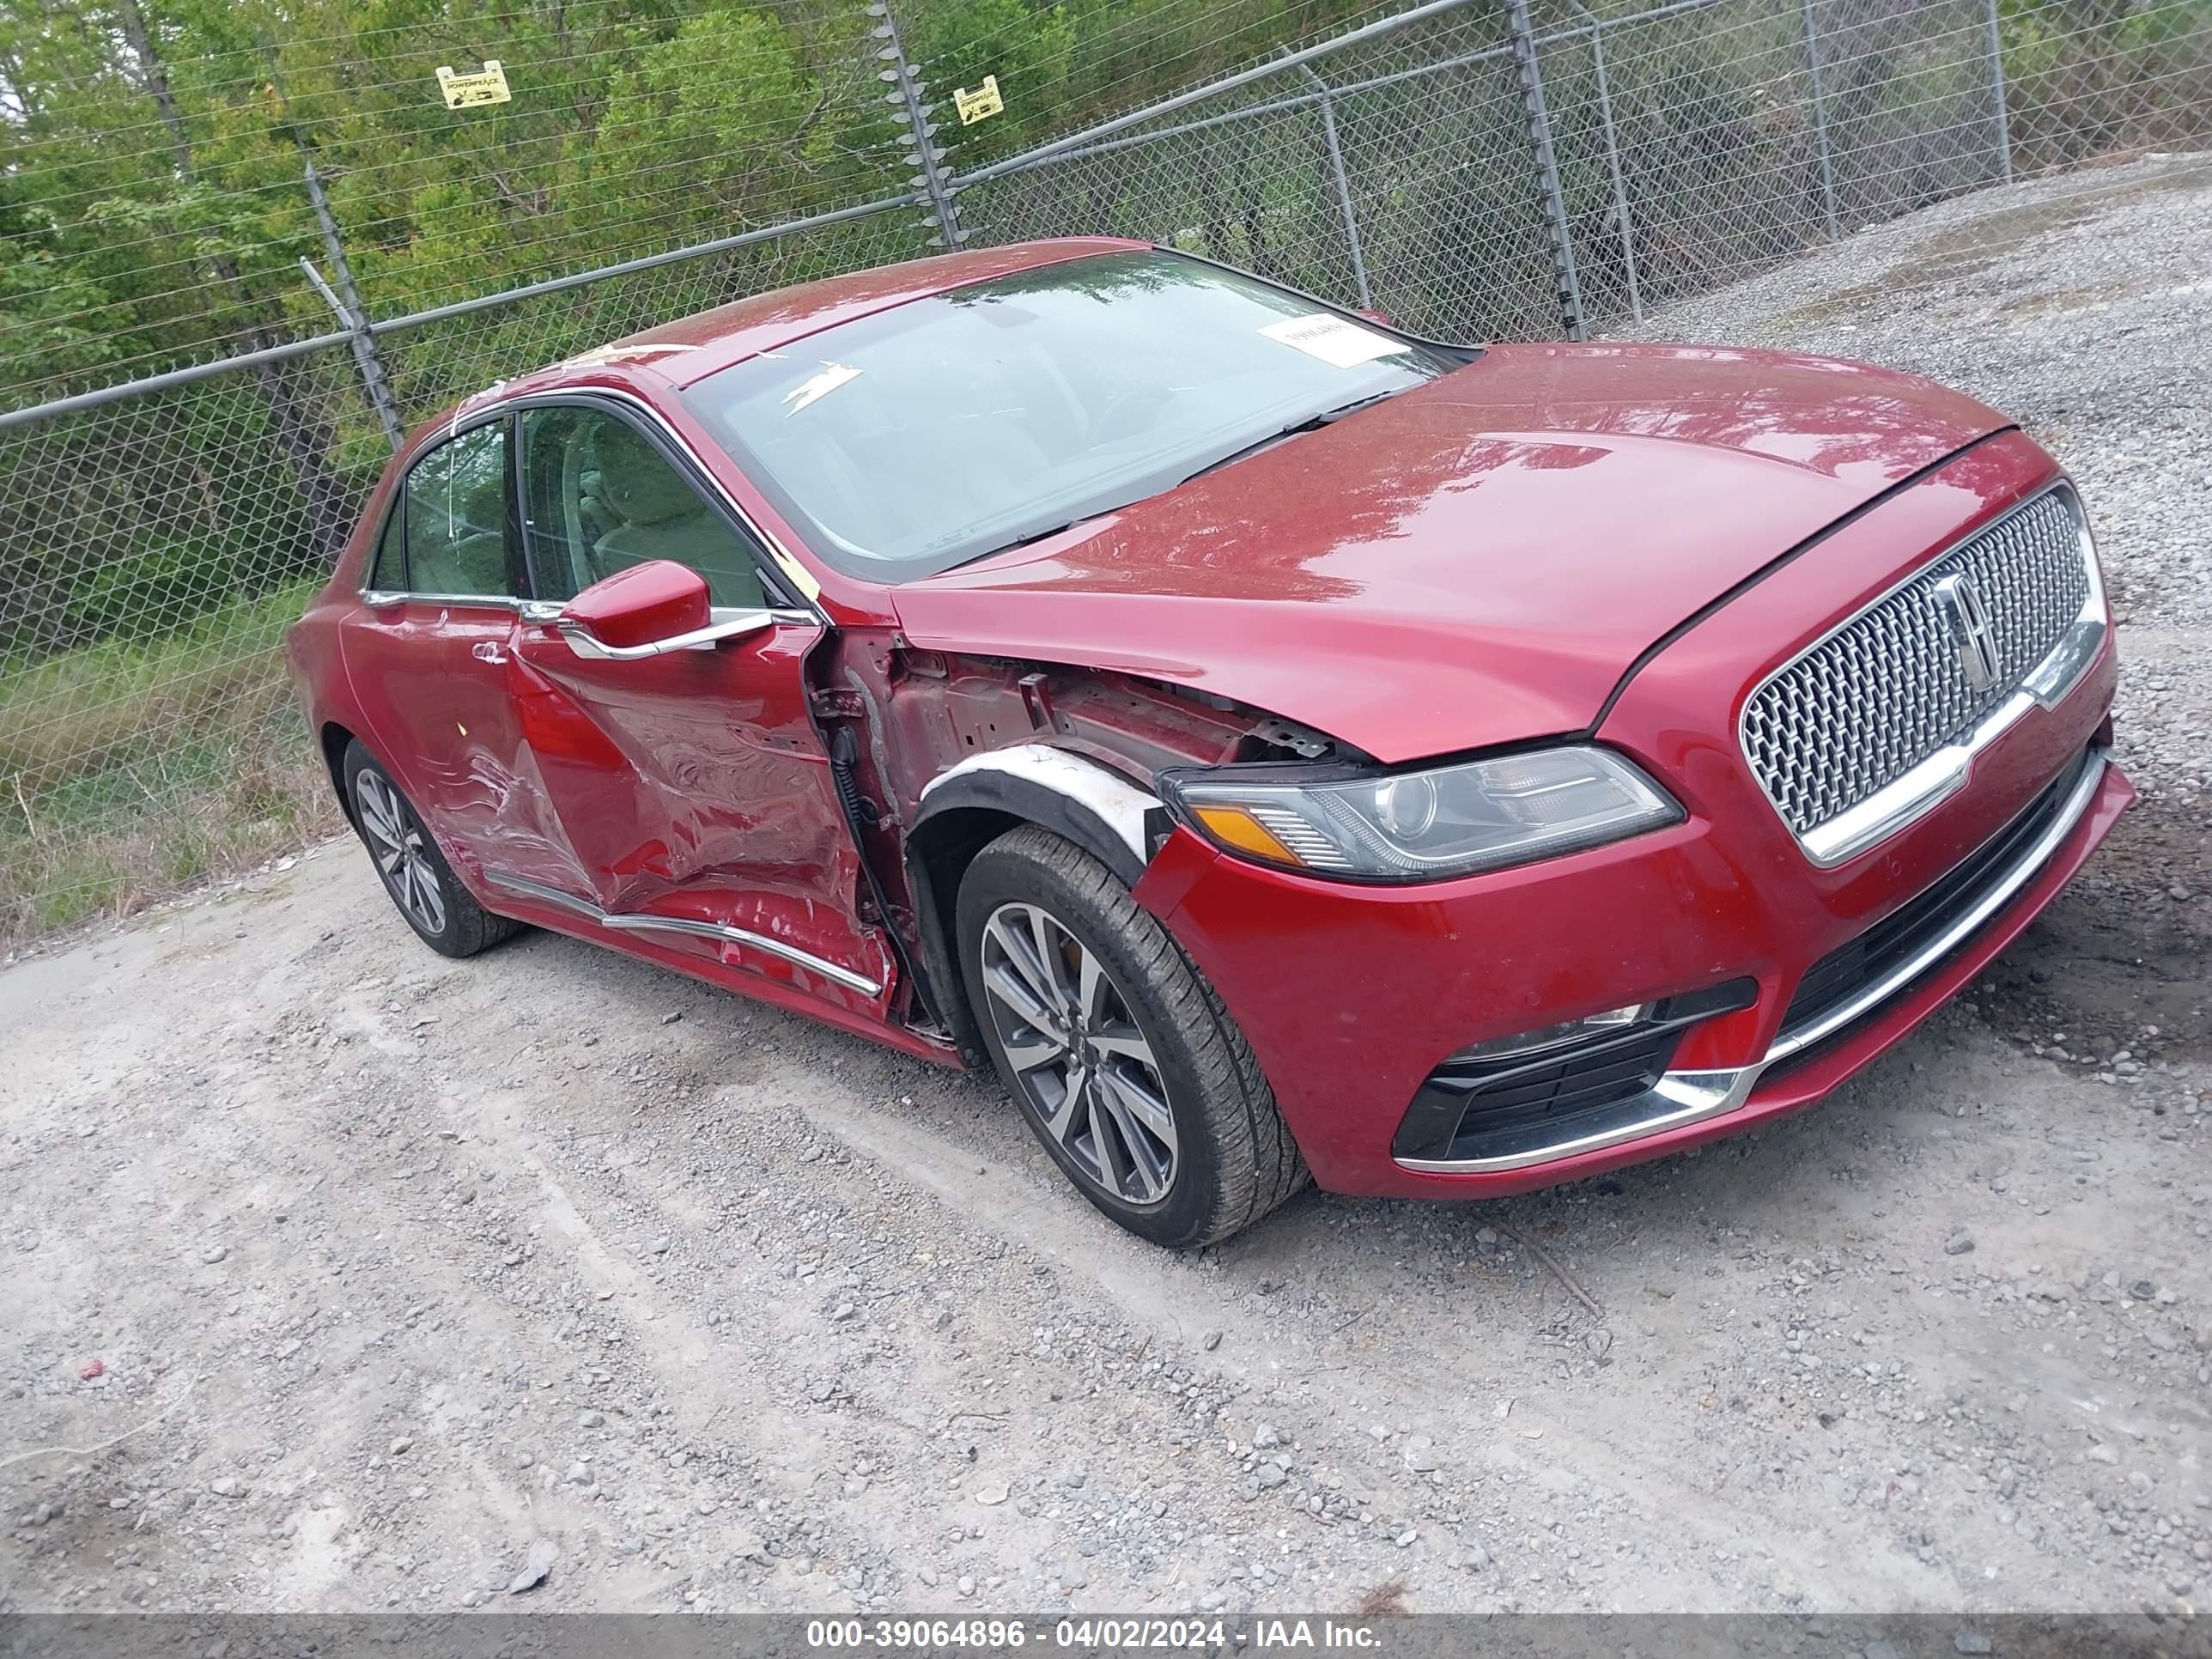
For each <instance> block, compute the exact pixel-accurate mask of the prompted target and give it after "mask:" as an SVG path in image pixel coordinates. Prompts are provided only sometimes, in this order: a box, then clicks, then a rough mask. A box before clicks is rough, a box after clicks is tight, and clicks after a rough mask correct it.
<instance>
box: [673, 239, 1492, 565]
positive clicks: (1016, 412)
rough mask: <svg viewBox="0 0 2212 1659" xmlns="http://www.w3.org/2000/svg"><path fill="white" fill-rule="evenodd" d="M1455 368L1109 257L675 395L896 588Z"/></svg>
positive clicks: (858, 330) (1398, 342)
mask: <svg viewBox="0 0 2212 1659" xmlns="http://www.w3.org/2000/svg"><path fill="white" fill-rule="evenodd" d="M1461 361H1462V360H1461V359H1459V358H1457V357H1455V356H1453V355H1451V354H1449V353H1447V352H1444V351H1442V350H1437V349H1431V348H1430V347H1427V346H1424V345H1420V344H1418V343H1415V342H1413V341H1410V340H1407V339H1406V338H1404V337H1402V336H1401V335H1397V334H1395V333H1391V332H1389V331H1386V330H1383V329H1381V328H1376V327H1372V326H1370V325H1367V324H1364V323H1363V322H1360V321H1359V320H1358V319H1354V318H1351V317H1347V316H1346V315H1344V314H1343V313H1338V312H1334V311H1328V310H1326V309H1324V308H1322V307H1320V306H1319V305H1317V304H1316V302H1315V301H1311V300H1308V299H1305V298H1304V297H1302V296H1300V295H1295V294H1291V293H1287V292H1285V290H1283V289H1278V288H1273V287H1271V286H1270V285H1268V284H1267V283H1262V282H1260V281H1258V280H1257V279H1255V278H1252V277H1247V276H1238V275H1237V274H1236V273H1234V272H1231V271H1226V270H1220V269H1218V267H1215V266H1212V265H1209V264H1203V263H1201V262H1200V261H1197V260H1194V259H1185V258H1177V257H1176V256H1175V255H1172V254H1164V253H1152V252H1145V253H1137V252H1130V253H1110V254H1097V255H1092V256H1090V257H1087V258H1079V259H1071V260H1067V261H1065V262H1063V263H1061V264H1054V265H1047V266H1043V267H1042V268H1040V269H1037V270H1026V271H1020V272H1017V273H1015V274H1014V275H1012V276H1002V277H998V278H995V279H994V280H991V281H988V282H983V283H975V284H974V285H972V286H970V287H968V288H963V289H955V290H953V291H952V292H951V293H948V294H943V295H935V296H933V297H932V298H929V299H925V300H918V301H913V302H911V303H908V304H906V305H901V306H895V307H891V308H890V309H889V310H887V311H884V312H881V313H877V314H876V315H874V316H872V317H865V318H861V319H857V320H855V321H853V322H849V323H844V324H841V325H838V326H836V327H835V328H829V329H825V330H823V331H821V332H819V333H817V334H811V335H809V336H807V337H805V338H803V339H800V340H797V341H794V342H793V343H791V344H790V345H788V346H786V347H783V348H781V349H778V350H777V351H775V352H769V353H763V354H762V355H761V356H757V357H753V358H750V359H748V360H746V361H745V362H740V363H736V364H733V365H732V366H731V367H730V368H726V369H722V370H720V371H719V372H718V373H716V374H710V375H708V376H707V377H706V378H705V379H703V380H700V381H699V382H698V383H697V384H696V385H695V386H691V387H690V388H689V389H688V390H687V391H686V392H684V401H685V403H686V404H688V405H689V406H690V409H691V410H692V412H693V413H694V414H695V415H696V416H697V417H698V418H699V419H700V421H701V422H703V423H704V424H705V425H706V426H707V428H708V430H710V431H711V432H713V433H714V435H715V437H716V438H717V440H719V441H720V442H721V443H722V444H723V446H724V447H726V448H727V449H728V450H729V451H730V452H731V453H732V457H733V458H734V459H737V461H738V464H739V465H742V466H744V468H745V470H746V472H747V474H748V476H750V477H752V478H753V479H754V481H755V482H756V483H758V484H759V485H760V487H761V489H763V491H764V492H766V493H767V494H768V495H769V497H770V498H771V499H772V500H773V501H775V505H776V507H777V508H778V510H779V511H781V513H784V515H785V516H786V517H787V518H789V519H790V520H793V522H794V523H796V524H798V525H799V526H803V527H804V528H805V531H806V532H807V533H808V538H809V540H810V541H811V542H812V544H814V546H815V547H816V549H817V551H819V552H820V553H821V554H822V556H823V557H824V558H826V559H828V560H829V562H831V563H833V564H836V565H837V566H838V567H839V568H842V569H844V570H846V571H848V572H849V573H851V574H856V575H861V576H865V577H867V578H869V579H871V580H877V581H898V580H908V579H910V578H913V577H915V576H921V575H927V574H933V573H934V572H937V571H939V570H945V569H949V568H951V567H952V566H954V565H957V564H962V563H964V562H967V561H969V560H970V559H975V558H980V557H981V556H984V555H985V554H987V553H990V552H993V551H994V550H998V549H1000V548H1002V547H1006V546H1008V545H1011V544H1015V543H1018V542H1020V541H1024V540H1027V539H1030V538H1033V537H1035V536H1036V535H1039V534H1041V533H1043V532H1048V531H1050V530H1054V529H1057V528H1059V527H1060V526H1063V525H1066V524H1068V523H1071V522H1073V521H1074V520H1079V519H1083V518H1088V517H1091V516H1092V515H1093V514H1096V513H1103V512H1107V511H1109V510H1111V509H1112V508H1115V507H1124V506H1127V505H1128V504H1130V503H1131V502H1133V501H1141V500H1143V499H1145V498H1146V497H1147V496H1150V495H1158V494H1159V493H1161V492H1162V491H1164V490H1167V489H1173V488H1174V487H1175V486H1176V484H1178V483H1182V481H1183V480H1184V479H1186V478H1188V477H1190V476H1191V475H1192V474H1193V473H1194V472H1197V471H1203V470H1204V469H1205V468H1206V467H1207V466H1208V465H1213V464H1216V463H1218V462H1220V461H1222V460H1225V459H1227V458H1228V457H1230V456H1231V455H1233V454H1235V453H1237V451H1239V450H1241V449H1243V448H1244V447H1248V446H1250V445H1253V444H1255V443H1261V442H1264V441H1267V440H1268V439H1270V438H1271V437H1273V436H1274V435H1277V434H1279V433H1281V432H1283V431H1284V430H1285V428H1290V427H1292V426H1296V425H1297V424H1299V423H1301V422H1307V421H1310V420H1313V419H1315V418H1316V417H1319V416H1328V415H1331V414H1333V413H1334V412H1336V411H1340V410H1344V409H1346V407H1347V406H1348V405H1351V404H1358V403H1364V402H1367V401H1370V400H1372V399H1374V398H1383V397H1388V396H1389V395H1391V394H1392V393H1394V392H1403V391H1406V390H1407V389H1409V388H1411V387H1413V386H1419V385H1421V384H1422V383H1423V382H1425V381H1427V380H1433V379H1435V378H1436V377H1437V376H1438V375H1441V374H1446V373H1449V371H1450V370H1451V369H1453V368H1457V367H1458V366H1459V363H1460V362H1461Z"/></svg>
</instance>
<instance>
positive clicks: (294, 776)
mask: <svg viewBox="0 0 2212 1659" xmlns="http://www.w3.org/2000/svg"><path fill="white" fill-rule="evenodd" d="M311 591H312V590H311V589H310V588H309V587H307V586H299V587H294V588H289V589H285V590H283V591H280V592H275V593H271V594H268V595H265V596H263V597H261V598H258V599H251V600H241V601H240V602H238V603H236V604H234V605H230V606H228V607H226V608H224V609H222V610H221V611H212V612H210V613H209V614H208V615H206V616H204V617H198V618H197V619H196V620H194V621H193V622H191V623H188V624H187V625H186V626H185V627H184V628H182V629H179V630H177V631H176V632H175V633H173V634H168V635H163V636H161V638H159V639H154V640H146V641H108V642H106V643H103V644H100V645H95V646H91V647H86V648H84V649H82V650H79V651H72V652H67V653H63V654H62V655H59V656H56V657H50V658H47V659H44V660H42V661H37V662H4V661H0V943H5V944H9V945H13V944H16V943H20V942H21V941H22V940H24V939H30V938H33V937H35V936H37V935H38V934H40V933H48V932H51V931H52V930H53V929H55V928H58V927H67V926H69V925H70V924H71V923H74V922H78V921H85V920H87V919H89V918H93V917H97V916H103V915H128V914H129V913H131V911H133V910H136V909H137V908H140V907H142V906H143V905H144V904H146V903H147V902H150V901H151V900H153V899H155V898H157V897H160V896H162V895H163V894H165V893H168V892H172V891H173V890H176V889H178V888H179V887H181V886H185V885H188V884H191V883H192V882H195V881H198V880H202V879H204V878H209V877H211V876H219V875H222V874H226V873H228V872H233V871H236V870H239V869H242V868H246V867H248V866H252V865H254V864H258V863H259V862H261V861H262V860H265V859H267V858H270V857H271V856H273V855H275V854H279V853H283V852H285V851H288V850H293V849H296V848H300V847H301V846H303V845H306V844H307V843H309V842H313V841H315V840H317V839H319V838H320V837H321V836H325V835H327V834H329V833H331V831H333V830H335V829H337V828H338V827H339V823H340V820H339V817H338V813H337V803H336V801H335V800H334V799H332V798H331V787H330V779H329V776H328V775H327V774H326V773H325V771H324V769H323V765H322V762H321V759H320V757H319V756H318V755H316V753H315V752H314V748H313V744H311V743H310V742H309V740H308V736H307V727H306V724H305V722H304V721H303V720H301V717H300V714H299V711H298V708H296V706H295V704H294V702H293V700H292V696H291V691H290V688H289V684H287V682H286V679H285V676H284V672H283V662H282V659H281V656H280V647H281V641H282V639H283V629H284V628H285V625H286V624H287V623H289V622H290V621H291V620H292V618H293V617H296V616H298V615H299V613H300V611H301V607H302V606H303V605H305V603H306V601H307V594H308V593H309V592H311Z"/></svg>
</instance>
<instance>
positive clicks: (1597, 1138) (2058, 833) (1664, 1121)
mask: <svg viewBox="0 0 2212 1659" xmlns="http://www.w3.org/2000/svg"><path fill="white" fill-rule="evenodd" d="M2110 760H2111V756H2110V754H2109V752H2108V751H2106V750H2093V751H2092V754H2091V759H2090V762H2089V763H2088V764H2087V765H2086V766H2084V767H2083V768H2082V769H2081V777H2080V779H2079V780H2077V781H2075V785H2074V787H2073V790H2072V791H2071V792H2070V793H2069V794H2068V796H2067V798H2066V803H2065V805H2063V807H2062V808H2061V809H2060V810H2059V811H2058V813H2057V816H2056V817H2054V818H2053V819H2052V820H2051V823H2050V824H2049V825H2048V826H2046V827H2045V829H2044V831H2043V833H2042V834H2041V835H2039V836H2037V837H2036V838H2035V840H2034V842H2033V843H2031V844H2030V845H2029V846H2028V848H2027V849H2026V850H2025V851H2024V852H2022V853H2021V855H2020V856H2019V858H2017V859H2016V860H2014V861H2013V864H2012V866H2011V867H2010V868H2009V869H2008V870H2007V871H2006V872H2005V874H2004V877H2003V878H2002V880H2000V881H1999V882H1997V883H1996V884H1995V885H1994V886H1992V887H1991V888H1990V890H1988V891H1987V892H1985V893H1984V894H1983V895H1982V896H1981V897H1980V898H1979V899H1978V900H1976V901H1975V902H1974V903H1973V904H1972V906H1971V907H1970V908H1967V909H1966V911H1964V912H1962V913H1961V914H1960V915H1959V916H1958V918H1957V919H1955V920H1954V921H1953V922H1952V924H1951V925H1950V926H1949V927H1946V928H1945V929H1944V930H1943V932H1942V933H1941V934H1940V935H1938V936H1937V937H1936V939H1933V940H1931V941H1930V942H1929V944H1928V945H1926V946H1924V947H1923V948H1922V949H1921V950H1920V951H1917V952H1915V953H1914V954H1913V956H1911V957H1910V958H1909V959H1907V960H1906V961H1905V962H1902V963H1899V964H1898V965H1897V966H1896V967H1895V968H1893V969H1891V970H1890V971H1889V972H1888V973H1887V974H1885V975H1882V977H1881V979H1879V980H1877V981H1875V982H1874V983H1873V984H1872V985H1869V986H1868V987H1866V988H1865V989H1863V991H1861V992H1860V993H1859V994H1857V996H1855V997H1853V998H1851V999H1850V1001H1848V1002H1845V1003H1843V1004H1840V1005H1838V1006H1837V1007H1835V1008H1832V1009H1831V1010H1830V1011H1829V1012H1827V1013H1826V1014H1824V1015H1822V1016H1821V1017H1820V1018H1819V1019H1818V1020H1816V1021H1814V1023H1813V1024H1811V1025H1808V1027H1806V1028H1805V1029H1804V1030H1802V1031H1799V1032H1796V1033H1794V1034H1792V1035H1791V1036H1790V1037H1788V1038H1786V1039H1784V1038H1777V1040H1776V1041H1775V1042H1774V1045H1773V1046H1772V1047H1771V1048H1768V1049H1767V1051H1766V1053H1765V1054H1763V1055H1762V1056H1760V1058H1759V1060H1756V1061H1754V1062H1753V1064H1751V1065H1749V1066H1741V1067H1737V1068H1735V1069H1733V1070H1727V1071H1708V1072H1668V1073H1664V1074H1662V1076H1661V1078H1660V1079H1659V1081H1658V1082H1657V1083H1656V1084H1654V1085H1652V1087H1651V1089H1650V1092H1649V1093H1648V1094H1647V1095H1646V1096H1645V1097H1644V1098H1645V1100H1646V1101H1647V1102H1649V1103H1650V1106H1651V1111H1650V1115H1647V1116H1644V1117H1642V1118H1639V1119H1638V1121H1635V1122H1633V1123H1627V1124H1621V1125H1618V1126H1616V1127H1613V1128H1611V1129H1607V1130H1603V1131H1601V1132H1599V1133H1595V1134H1589V1135H1583V1136H1580V1137H1577V1139H1571V1140H1563V1141H1560V1142H1558V1143H1557V1144H1556V1145H1553V1146H1541V1147H1538V1148H1537V1149H1535V1150H1534V1151H1533V1152H1514V1153H1510V1154H1508V1155H1506V1156H1504V1157H1500V1158H1457V1159H1454V1158H1396V1159H1394V1160H1393V1162H1395V1164H1397V1166H1398V1167H1399V1168H1400V1169H1401V1170H1413V1171H1414V1172H1415V1173H1417V1174H1422V1175H1484V1174H1492V1173H1495V1172H1498V1171H1500V1170H1520V1169H1525V1168H1527V1167H1528V1165H1529V1164H1548V1163H1550V1162H1552V1161H1553V1160H1554V1159H1557V1158H1572V1157H1574V1156H1575V1155H1576V1154H1577V1153H1580V1152H1596V1151H1598V1150H1600V1149H1601V1148H1603V1147H1607V1146H1619V1145H1620V1144H1621V1143H1622V1142H1623V1141H1629V1140H1640V1139H1643V1138H1644V1137H1645V1136H1646V1135H1652V1134H1657V1133H1661V1132H1662V1131H1663V1130H1667V1129H1674V1128H1680V1127H1683V1126H1684V1125H1686V1124H1692V1123H1700V1122H1703V1121H1705V1119H1707V1118H1712V1117H1718V1116H1721V1115H1723V1113H1727V1112H1732V1111H1734V1110H1735V1109H1737V1108H1738V1107H1739V1106H1741V1105H1742V1104H1743V1103H1744V1102H1745V1101H1746V1100H1747V1099H1749V1098H1750V1097H1751V1091H1752V1090H1753V1088H1754V1087H1756V1086H1757V1085H1758V1083H1759V1078H1760V1076H1761V1075H1762V1074H1764V1073H1765V1071H1766V1069H1767V1067H1769V1066H1773V1065H1776V1064H1778V1063H1779V1062H1780V1061H1782V1060H1787V1059H1789V1058H1790V1055H1792V1054H1798V1053H1801V1052H1802V1051H1803V1050H1804V1049H1806V1048H1810V1047H1811V1046H1812V1045H1813V1044H1814V1043H1816V1042H1821V1041H1822V1040H1823V1039H1825V1038H1827V1037H1830V1036H1834V1035H1835V1034H1836V1033H1837V1032H1838V1031H1839V1030H1842V1029H1843V1028H1844V1026H1846V1025H1849V1024H1851V1023H1852V1022H1853V1021H1855V1020H1857V1019H1860V1018H1863V1017H1864V1016H1866V1015H1867V1014H1869V1013H1871V1012H1873V1011H1874V1010H1875V1008H1877V1007H1878V1006H1881V1004H1882V1003H1885V1002H1887V1001H1888V1000H1889V999H1890V998H1892V997H1893V996H1895V995H1896V994H1898V993H1899V992H1900V991H1902V990H1904V989H1905V987H1907V986H1908V985H1910V984H1911V982H1912V981H1914V980H1916V979H1918V978H1919V977H1920V976H1921V975H1923V974H1924V973H1926V972H1927V971H1928V970H1929V969H1930V968H1932V967H1934V966H1935V965H1936V963H1939V962H1941V961H1942V959H1943V958H1944V957H1947V956H1948V955H1949V954H1950V953H1951V952H1952V951H1954V950H1956V949H1958V947H1959V946H1960V945H1963V944H1965V943H1966V940H1967V939H1970V938H1972V936H1973V935H1974V934H1975V933H1978V932H1980V931H1981V929H1982V928H1983V927H1984V926H1986V925H1987V924H1988V923H1989V922H1990V921H1991V920H1992V919H1993V918H1994V917H1995V916H1996V914H1997V913H1998V912H1999V911H2001V910H2002V909H2003V908H2005V906H2007V905H2008V904H2009V903H2011V902H2012V901H2013V900H2014V899H2015V897H2017V896H2018V895H2019V893H2020V890H2021V888H2023V887H2025V886H2027V884H2028V883H2029V882H2031V881H2033V879H2034V878H2035V877H2036V876H2037V875H2038V874H2039V872H2041V871H2042V869H2043V867H2044V866H2045V865H2047V864H2049V863H2050V861H2051V858H2052V857H2053V855H2054V854H2057V851H2058V849H2059V848H2061V847H2062V846H2063V845H2064V844H2065V843H2066V841H2067V839H2068V837H2069V836H2072V835H2073V833H2074V831H2075V829H2077V828H2078V827H2079V826H2080V824H2081V820H2082V819H2083V818H2084V817H2087V814H2088V811H2089V808H2090V805H2092V803H2093V802H2094V801H2095V800H2096V799H2097V793H2098V790H2099V789H2100V787H2102V785H2103V783H2104V781H2105V770H2106V766H2107V765H2108V764H2109V763H2110Z"/></svg>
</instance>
